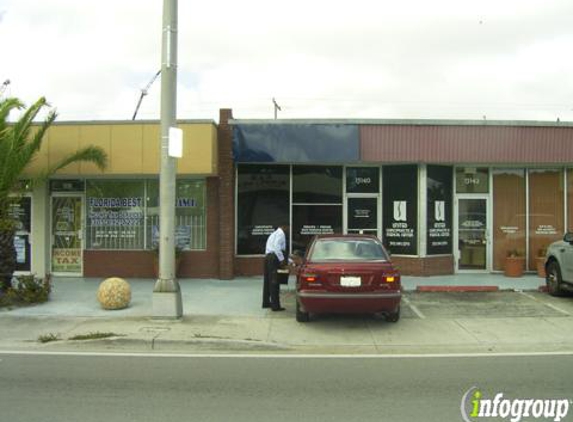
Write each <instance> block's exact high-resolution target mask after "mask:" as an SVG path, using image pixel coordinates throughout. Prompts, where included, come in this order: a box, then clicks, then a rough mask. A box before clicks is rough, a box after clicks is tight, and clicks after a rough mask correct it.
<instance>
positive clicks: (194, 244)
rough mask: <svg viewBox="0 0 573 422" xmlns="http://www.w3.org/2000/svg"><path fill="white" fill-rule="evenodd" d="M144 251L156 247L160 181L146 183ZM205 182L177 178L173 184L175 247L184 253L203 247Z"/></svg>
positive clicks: (204, 240)
mask: <svg viewBox="0 0 573 422" xmlns="http://www.w3.org/2000/svg"><path fill="white" fill-rule="evenodd" d="M146 211H147V219H146V221H147V239H148V241H147V248H148V249H149V248H157V247H158V245H159V181H158V180H148V181H147V197H146ZM205 215H206V210H205V182H204V181H203V180H195V179H178V180H177V182H176V185H175V245H176V246H177V247H178V248H180V249H182V250H184V251H189V250H201V249H205V248H206V221H205V220H206V217H205Z"/></svg>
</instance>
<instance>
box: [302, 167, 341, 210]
mask: <svg viewBox="0 0 573 422" xmlns="http://www.w3.org/2000/svg"><path fill="white" fill-rule="evenodd" d="M292 177H293V179H292V190H293V194H292V196H293V202H294V203H299V204H341V203H342V167H340V166H293V168H292Z"/></svg>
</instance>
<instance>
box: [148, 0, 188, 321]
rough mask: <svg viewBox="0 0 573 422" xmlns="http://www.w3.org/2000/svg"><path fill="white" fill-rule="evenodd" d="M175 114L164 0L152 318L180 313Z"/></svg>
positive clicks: (171, 7) (170, 9)
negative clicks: (172, 137)
mask: <svg viewBox="0 0 573 422" xmlns="http://www.w3.org/2000/svg"><path fill="white" fill-rule="evenodd" d="M176 116H177V0H163V36H162V44H161V172H160V177H159V278H158V280H157V282H156V283H155V287H154V289H153V316H154V318H163V319H178V318H181V317H182V316H183V304H182V300H181V288H180V286H179V282H178V281H177V279H176V278H175V276H176V274H175V178H176V173H177V162H176V159H175V158H174V157H171V156H169V129H170V128H174V127H175V124H176Z"/></svg>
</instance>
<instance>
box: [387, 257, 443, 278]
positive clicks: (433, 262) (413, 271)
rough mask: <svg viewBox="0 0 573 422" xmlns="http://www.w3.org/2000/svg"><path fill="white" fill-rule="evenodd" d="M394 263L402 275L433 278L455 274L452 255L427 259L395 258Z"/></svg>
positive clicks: (393, 258)
mask: <svg viewBox="0 0 573 422" xmlns="http://www.w3.org/2000/svg"><path fill="white" fill-rule="evenodd" d="M392 261H393V262H394V264H395V265H396V266H397V267H398V269H399V270H400V273H401V274H402V275H416V276H424V277H425V276H433V275H448V274H453V273H454V259H453V256H452V255H444V256H433V257H425V258H408V257H400V256H393V257H392Z"/></svg>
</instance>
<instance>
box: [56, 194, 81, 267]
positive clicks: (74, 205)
mask: <svg viewBox="0 0 573 422" xmlns="http://www.w3.org/2000/svg"><path fill="white" fill-rule="evenodd" d="M82 209H83V207H82V197H81V196H54V197H52V257H51V263H52V273H54V274H59V275H81V274H82V261H83V259H82V250H83V247H82Z"/></svg>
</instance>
